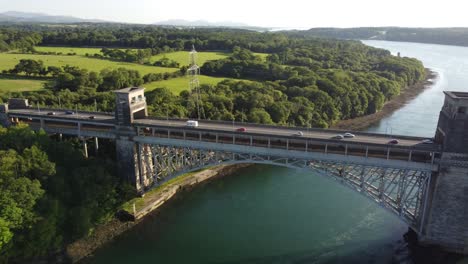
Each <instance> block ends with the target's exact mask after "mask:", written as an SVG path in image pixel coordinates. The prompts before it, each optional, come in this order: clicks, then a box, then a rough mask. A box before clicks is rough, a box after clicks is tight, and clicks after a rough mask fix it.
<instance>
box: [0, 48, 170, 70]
mask: <svg viewBox="0 0 468 264" xmlns="http://www.w3.org/2000/svg"><path fill="white" fill-rule="evenodd" d="M21 59H32V60H42V61H43V62H44V64H45V65H46V66H65V65H70V66H77V67H80V68H83V69H87V70H89V71H96V72H100V71H101V70H103V69H106V68H111V69H116V68H120V67H123V68H127V69H132V70H137V71H139V72H140V74H141V75H145V74H147V73H163V72H175V71H177V69H176V68H163V67H155V66H146V65H140V64H136V63H127V62H117V61H110V60H104V59H93V58H86V57H82V56H62V55H36V54H10V53H0V71H1V70H9V69H12V68H14V67H15V65H16V64H18V62H19V61H20V60H21Z"/></svg>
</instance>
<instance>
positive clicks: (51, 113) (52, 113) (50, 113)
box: [47, 112, 56, 115]
mask: <svg viewBox="0 0 468 264" xmlns="http://www.w3.org/2000/svg"><path fill="white" fill-rule="evenodd" d="M47 115H56V113H55V112H49V113H47Z"/></svg>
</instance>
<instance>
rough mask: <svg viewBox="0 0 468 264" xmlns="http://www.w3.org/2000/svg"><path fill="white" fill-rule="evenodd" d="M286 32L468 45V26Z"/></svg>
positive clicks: (299, 34) (313, 29)
mask: <svg viewBox="0 0 468 264" xmlns="http://www.w3.org/2000/svg"><path fill="white" fill-rule="evenodd" d="M286 34H288V35H290V36H296V37H299V36H300V37H321V38H335V39H362V40H364V39H372V40H388V41H404V42H418V43H430V44H442V45H454V46H465V47H466V46H468V28H398V27H372V28H368V27H367V28H366V27H363V28H312V29H309V30H304V31H291V32H286Z"/></svg>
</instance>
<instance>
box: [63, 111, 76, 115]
mask: <svg viewBox="0 0 468 264" xmlns="http://www.w3.org/2000/svg"><path fill="white" fill-rule="evenodd" d="M65 114H66V115H74V114H75V112H73V111H70V110H68V111H65Z"/></svg>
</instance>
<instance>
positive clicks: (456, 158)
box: [420, 92, 468, 254]
mask: <svg viewBox="0 0 468 264" xmlns="http://www.w3.org/2000/svg"><path fill="white" fill-rule="evenodd" d="M444 93H445V102H444V105H443V107H442V110H441V111H440V115H439V123H438V125H437V131H436V135H435V140H436V141H437V142H438V143H440V144H442V147H443V154H442V157H441V162H440V168H439V173H437V174H434V175H433V178H432V183H431V188H432V190H431V193H432V195H431V199H430V200H429V202H428V205H427V207H428V209H429V210H428V212H427V213H428V217H426V219H427V222H426V223H425V225H424V229H423V232H422V235H421V239H420V241H421V242H423V243H427V244H436V245H441V246H442V247H443V248H445V249H447V250H449V251H455V252H459V253H463V254H468V93H464V92H444Z"/></svg>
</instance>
